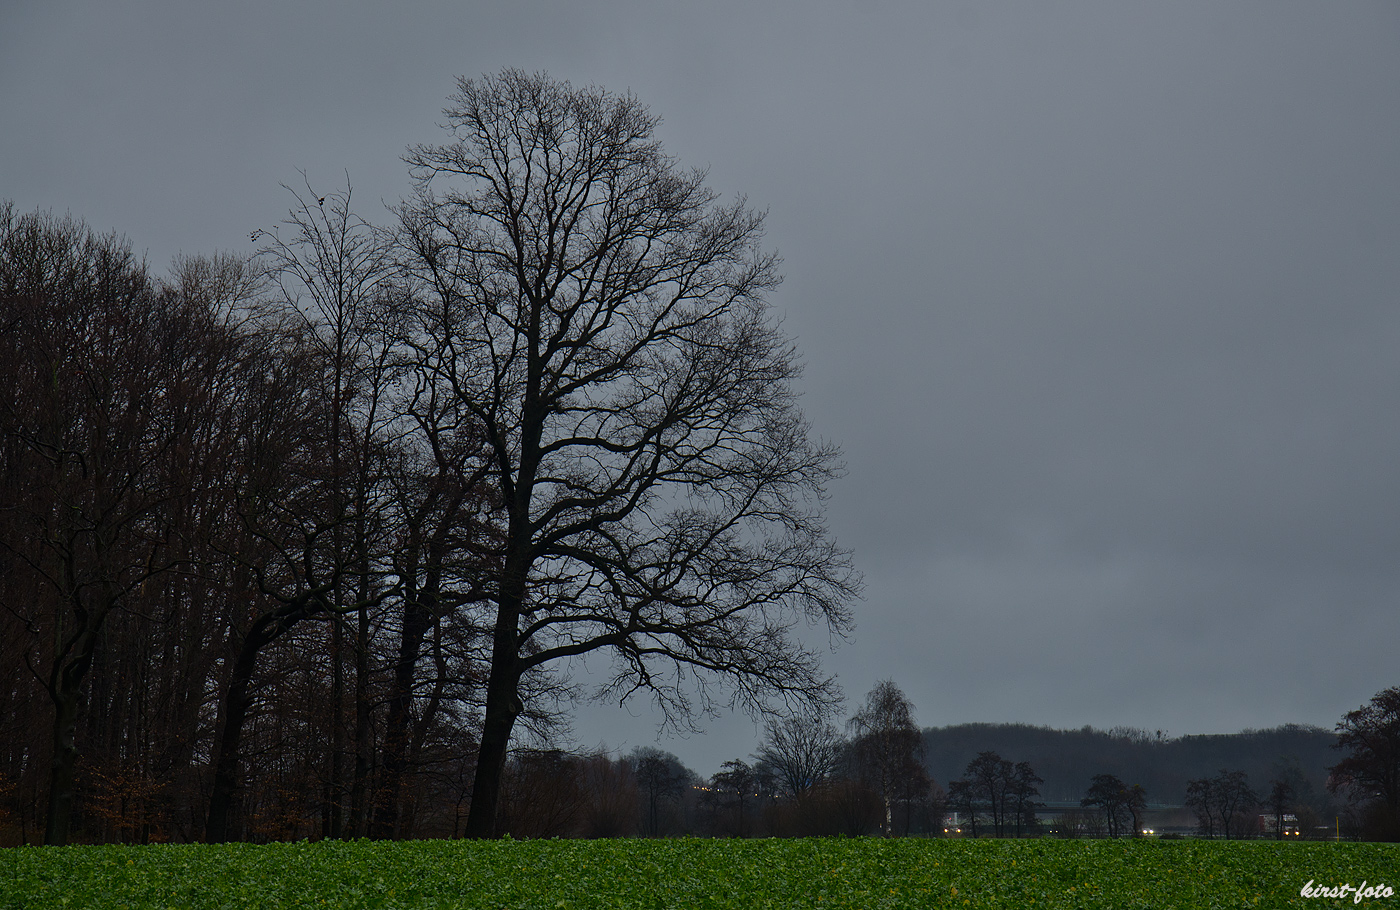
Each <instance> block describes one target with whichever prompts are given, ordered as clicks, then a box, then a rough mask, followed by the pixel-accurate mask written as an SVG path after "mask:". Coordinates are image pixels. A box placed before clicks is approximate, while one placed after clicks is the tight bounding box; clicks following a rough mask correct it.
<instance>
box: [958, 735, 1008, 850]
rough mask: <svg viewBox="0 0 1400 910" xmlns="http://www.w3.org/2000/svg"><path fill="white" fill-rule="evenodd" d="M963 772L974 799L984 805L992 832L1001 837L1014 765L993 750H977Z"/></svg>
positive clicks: (1005, 819) (1004, 827) (1004, 825)
mask: <svg viewBox="0 0 1400 910" xmlns="http://www.w3.org/2000/svg"><path fill="white" fill-rule="evenodd" d="M963 773H964V774H965V775H966V779H967V780H968V781H969V782H970V783H971V785H972V792H973V795H974V797H975V798H976V800H977V801H978V802H979V803H980V804H981V805H982V806H984V807H986V811H987V817H988V818H989V819H990V820H991V823H992V831H993V833H994V834H995V835H996V836H997V837H1001V836H1002V834H1003V833H1004V832H1005V829H1006V822H1007V811H1006V801H1007V790H1008V789H1009V788H1010V786H1011V779H1012V777H1013V775H1014V774H1015V773H1016V766H1015V765H1013V764H1012V763H1011V762H1009V761H1007V760H1006V759H1004V758H1002V757H1001V756H1000V755H998V754H997V753H995V752H979V753H977V757H976V758H974V759H973V760H972V761H970V762H968V765H967V769H966V770H965V771H964V772H963Z"/></svg>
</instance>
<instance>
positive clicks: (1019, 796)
mask: <svg viewBox="0 0 1400 910" xmlns="http://www.w3.org/2000/svg"><path fill="white" fill-rule="evenodd" d="M1043 783H1045V781H1044V780H1043V779H1041V777H1040V775H1038V774H1036V773H1035V769H1034V768H1032V767H1031V765H1030V762H1024V761H1023V762H1017V763H1016V766H1015V767H1014V768H1013V769H1012V771H1011V779H1010V781H1009V782H1008V786H1007V789H1006V801H1007V809H1008V812H1009V813H1010V815H1011V818H1012V819H1013V820H1014V821H1015V824H1016V836H1017V837H1020V836H1021V834H1022V832H1032V831H1034V830H1035V828H1036V824H1037V822H1036V817H1035V816H1036V810H1038V809H1040V808H1041V807H1043V806H1044V805H1045V804H1044V803H1041V802H1037V801H1036V797H1037V796H1039V795H1040V785H1041V784H1043Z"/></svg>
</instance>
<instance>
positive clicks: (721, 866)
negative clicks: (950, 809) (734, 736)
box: [0, 839, 1400, 910]
mask: <svg viewBox="0 0 1400 910" xmlns="http://www.w3.org/2000/svg"><path fill="white" fill-rule="evenodd" d="M1309 880H1312V881H1314V882H1315V883H1316V884H1318V885H1328V886H1332V887H1335V886H1338V885H1342V884H1351V885H1353V886H1355V887H1360V886H1361V885H1362V882H1363V881H1365V882H1367V883H1369V885H1372V886H1374V885H1378V884H1388V885H1390V886H1391V887H1395V888H1396V892H1397V893H1396V896H1394V897H1390V898H1384V899H1376V900H1363V901H1361V902H1360V906H1377V907H1383V906H1394V907H1396V908H1398V910H1400V846H1394V845H1386V844H1353V843H1343V844H1335V843H1282V844H1281V843H1275V842H1262V841H1255V842H1249V841H1244V842H1241V841H1234V842H1208V841H1191V840H1186V841H1153V840H1146V841H1058V840H1022V841H998V840H977V841H971V840H962V841H943V840H890V841H883V840H867V839H856V840H825V839H813V840H748V841H741V840H657V841H646V840H613V841H490V842H466V841H417V842H412V843H388V842H370V841H358V842H346V843H342V842H322V843H316V844H310V843H305V842H303V843H296V844H270V845H266V846H253V845H247V844H233V845H225V846H204V845H188V846H152V847H64V848H40V847H26V848H17V849H9V850H0V907H3V908H6V910H9V908H39V907H44V908H47V907H74V908H95V910H96V908H138V907H139V908H147V907H150V908H155V907H170V908H245V907H246V908H260V910H261V908H267V910H271V908H360V907H385V908H388V907H442V908H449V907H451V908H456V907H463V908H491V910H499V908H526V907H529V908H542V910H562V908H593V907H598V908H639V910H640V908H645V910H651V908H662V907H665V908H671V907H674V908H694V910H704V908H740V907H743V908H748V907H753V908H761V907H804V908H807V907H818V908H823V907H852V908H878V907H909V908H928V907H967V908H974V907H1111V908H1134V907H1192V908H1194V907H1289V906H1292V907H1331V906H1348V907H1350V906H1357V904H1356V903H1355V901H1354V896H1353V895H1350V894H1349V895H1348V896H1347V898H1346V899H1345V900H1334V899H1327V898H1304V897H1302V896H1301V894H1300V890H1301V889H1302V888H1303V886H1304V884H1305V883H1306V882H1308V881H1309Z"/></svg>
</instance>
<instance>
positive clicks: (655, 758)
mask: <svg viewBox="0 0 1400 910" xmlns="http://www.w3.org/2000/svg"><path fill="white" fill-rule="evenodd" d="M632 763H633V768H634V769H635V770H634V772H633V773H634V774H635V775H636V778H637V787H638V789H639V790H640V792H641V796H642V800H643V802H644V804H645V808H646V819H645V829H646V830H645V833H646V834H647V836H648V837H660V836H661V833H662V824H661V807H662V806H663V804H666V803H672V804H674V803H677V802H679V801H680V798H681V796H682V794H683V793H684V792H685V788H686V786H688V785H689V784H690V781H691V778H692V777H693V774H692V773H691V771H690V770H689V769H688V768H686V767H685V766H684V765H682V764H681V761H680V759H678V758H676V756H674V755H672V754H671V753H670V752H663V751H661V750H660V749H654V748H651V747H650V746H643V747H641V748H638V749H637V750H636V751H635V752H633V753H632Z"/></svg>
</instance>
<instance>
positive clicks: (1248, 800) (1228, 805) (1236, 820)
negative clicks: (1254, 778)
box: [1214, 769, 1259, 840]
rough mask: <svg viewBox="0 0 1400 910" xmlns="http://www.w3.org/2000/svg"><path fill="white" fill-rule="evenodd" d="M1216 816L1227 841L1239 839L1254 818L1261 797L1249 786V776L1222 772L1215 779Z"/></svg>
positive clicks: (1238, 772)
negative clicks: (1234, 838) (1233, 838)
mask: <svg viewBox="0 0 1400 910" xmlns="http://www.w3.org/2000/svg"><path fill="white" fill-rule="evenodd" d="M1214 791H1215V801H1216V803H1215V804H1216V815H1217V816H1218V817H1219V818H1220V827H1221V832H1222V833H1223V834H1224V835H1225V839H1226V840H1229V839H1230V838H1232V837H1239V836H1240V835H1242V834H1243V833H1244V831H1245V829H1246V828H1247V827H1248V825H1249V823H1250V821H1251V820H1252V819H1253V816H1254V808H1255V807H1256V806H1258V805H1259V795H1258V794H1257V793H1255V792H1254V790H1253V789H1252V788H1251V787H1250V786H1249V775H1247V774H1245V773H1244V772H1243V771H1227V770H1223V769H1222V770H1221V772H1220V773H1219V774H1218V775H1216V777H1215V787H1214Z"/></svg>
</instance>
